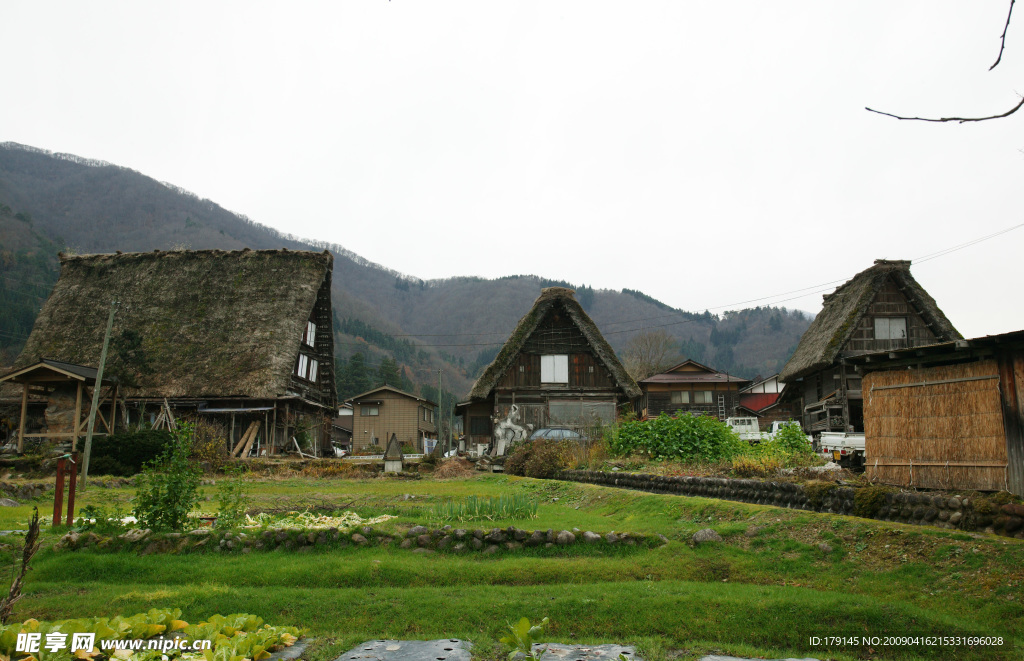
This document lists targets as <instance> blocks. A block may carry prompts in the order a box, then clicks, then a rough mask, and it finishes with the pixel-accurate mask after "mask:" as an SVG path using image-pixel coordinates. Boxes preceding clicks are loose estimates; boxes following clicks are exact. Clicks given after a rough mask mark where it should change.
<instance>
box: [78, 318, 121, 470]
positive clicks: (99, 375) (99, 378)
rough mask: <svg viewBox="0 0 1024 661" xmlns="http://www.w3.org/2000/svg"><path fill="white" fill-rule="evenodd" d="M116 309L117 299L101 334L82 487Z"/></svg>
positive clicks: (83, 462) (83, 461) (111, 424)
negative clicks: (101, 347)
mask: <svg viewBox="0 0 1024 661" xmlns="http://www.w3.org/2000/svg"><path fill="white" fill-rule="evenodd" d="M116 309H117V301H111V302H110V316H108V317H107V331H106V333H104V334H103V350H102V351H100V365H99V368H98V369H97V370H96V384H95V385H94V386H93V388H92V405H91V406H90V407H89V428H88V429H87V430H86V432H85V453H84V454H85V456H84V458H83V459H82V484H81V486H82V488H83V489H84V488H85V482H86V480H87V479H88V477H89V455H90V454H92V432H93V429H95V427H96V410H97V409H98V408H99V406H100V388H101V387H102V384H103V368H104V367H105V366H106V364H107V347H109V346H110V331H111V329H112V328H113V327H114V311H115V310H116ZM76 424H77V423H76ZM113 425H114V420H113V418H111V420H110V426H111V430H110V431H113Z"/></svg>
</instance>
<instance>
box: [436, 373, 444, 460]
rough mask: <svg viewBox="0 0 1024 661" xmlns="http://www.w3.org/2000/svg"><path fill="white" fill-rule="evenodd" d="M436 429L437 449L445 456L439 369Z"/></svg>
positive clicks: (439, 374) (438, 374)
mask: <svg viewBox="0 0 1024 661" xmlns="http://www.w3.org/2000/svg"><path fill="white" fill-rule="evenodd" d="M434 429H436V430H437V449H438V454H440V455H441V456H442V457H443V456H444V451H442V450H441V448H442V447H443V446H442V445H441V368H440V367H439V368H437V415H435V416H434Z"/></svg>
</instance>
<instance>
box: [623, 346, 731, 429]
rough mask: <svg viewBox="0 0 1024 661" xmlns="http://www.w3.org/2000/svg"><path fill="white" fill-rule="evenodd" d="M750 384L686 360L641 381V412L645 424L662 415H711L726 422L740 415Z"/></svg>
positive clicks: (639, 408)
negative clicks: (742, 397) (741, 395)
mask: <svg viewBox="0 0 1024 661" xmlns="http://www.w3.org/2000/svg"><path fill="white" fill-rule="evenodd" d="M749 384H750V379H744V378H742V377H738V376H733V375H731V374H727V373H725V372H719V371H718V370H715V369H712V368H710V367H708V366H707V365H701V364H700V363H698V362H697V361H695V360H684V361H683V362H681V363H679V364H678V365H676V366H674V367H670V368H669V369H667V370H665V371H664V372H662V373H660V374H655V375H653V376H649V377H647V378H646V379H643V380H642V381H640V389H641V390H642V391H643V396H642V397H641V398H640V403H639V405H638V407H637V408H638V410H639V411H640V417H641V418H642V419H645V420H647V419H650V418H657V417H658V416H659V415H661V414H662V413H668V414H670V415H679V414H681V413H689V414H694V415H711V416H715V417H717V418H718V419H719V420H725V419H726V418H728V417H731V416H734V415H736V408H737V407H738V406H739V401H740V398H739V392H740V389H742V388H743V387H745V386H747V385H749Z"/></svg>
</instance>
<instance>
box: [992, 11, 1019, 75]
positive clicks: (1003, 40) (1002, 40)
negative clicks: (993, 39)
mask: <svg viewBox="0 0 1024 661" xmlns="http://www.w3.org/2000/svg"><path fill="white" fill-rule="evenodd" d="M1016 1H1017V0H1010V11H1008V12H1007V13H1006V25H1005V26H1003V36H1002V37H1001V38H1000V43H999V57H997V58H996V61H995V64H993V65H992V66H990V67H989V68H988V70H989V71H992V69H995V68H996V65H997V64H999V62H1001V61H1002V59H1003V49H1004V48H1006V31H1007V30H1009V29H1010V17H1011V16H1013V3H1014V2H1016Z"/></svg>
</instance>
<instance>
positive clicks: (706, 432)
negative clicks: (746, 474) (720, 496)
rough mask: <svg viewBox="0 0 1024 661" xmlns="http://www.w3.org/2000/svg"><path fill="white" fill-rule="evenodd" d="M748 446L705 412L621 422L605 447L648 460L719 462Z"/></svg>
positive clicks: (724, 425) (619, 453) (737, 453)
mask: <svg viewBox="0 0 1024 661" xmlns="http://www.w3.org/2000/svg"><path fill="white" fill-rule="evenodd" d="M748 447H749V446H748V445H747V443H746V442H745V441H743V440H741V439H740V437H739V436H738V435H737V434H736V432H734V431H733V430H732V429H730V428H729V427H728V426H727V425H726V424H724V423H722V422H719V421H718V420H717V419H716V418H713V417H710V416H705V415H696V416H695V415H680V416H679V417H678V418H673V417H669V416H668V415H665V414H664V413H662V414H661V415H660V416H658V417H657V418H655V419H654V420H646V421H643V422H624V423H623V424H622V425H620V426H619V428H618V431H617V432H616V433H615V434H614V436H613V437H612V438H611V441H610V443H609V449H610V450H611V452H612V453H613V454H616V455H627V454H631V453H634V452H641V453H644V454H647V455H649V456H650V457H651V458H652V459H677V460H682V461H722V460H727V459H732V458H733V457H735V456H737V455H739V454H742V453H743V452H744V451H745V450H747V448H748Z"/></svg>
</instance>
